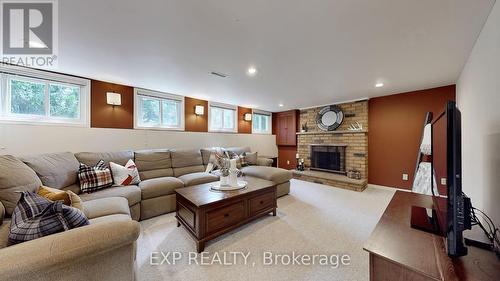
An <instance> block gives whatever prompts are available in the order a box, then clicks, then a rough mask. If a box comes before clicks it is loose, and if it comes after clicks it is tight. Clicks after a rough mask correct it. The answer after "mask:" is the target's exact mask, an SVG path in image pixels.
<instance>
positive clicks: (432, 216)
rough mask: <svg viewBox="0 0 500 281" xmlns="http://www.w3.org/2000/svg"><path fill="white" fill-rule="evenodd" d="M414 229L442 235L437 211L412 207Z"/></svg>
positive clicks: (412, 225)
mask: <svg viewBox="0 0 500 281" xmlns="http://www.w3.org/2000/svg"><path fill="white" fill-rule="evenodd" d="M410 225H411V227H412V228H415V229H418V230H422V231H425V232H429V233H432V234H436V235H442V232H441V231H440V228H439V224H438V215H437V211H436V209H433V208H424V207H419V206H411V220H410Z"/></svg>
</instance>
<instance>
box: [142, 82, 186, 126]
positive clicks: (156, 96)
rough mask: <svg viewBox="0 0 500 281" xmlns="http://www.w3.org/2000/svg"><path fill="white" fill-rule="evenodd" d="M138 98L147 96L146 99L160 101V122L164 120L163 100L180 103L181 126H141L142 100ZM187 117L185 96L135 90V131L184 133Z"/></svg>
mask: <svg viewBox="0 0 500 281" xmlns="http://www.w3.org/2000/svg"><path fill="white" fill-rule="evenodd" d="M138 96H145V97H150V98H152V99H157V100H159V101H160V122H161V119H162V106H161V101H162V100H173V101H178V102H179V103H180V105H179V107H180V108H179V109H180V110H179V118H180V124H179V127H164V126H161V125H159V126H141V125H140V124H139V120H140V118H139V117H140V116H139V114H140V108H141V104H140V99H139V98H138ZM184 119H185V116H184V96H179V95H174V94H169V93H163V92H158V91H152V90H147V89H142V88H134V129H138V130H154V131H184V130H185V126H186V125H185V120H184Z"/></svg>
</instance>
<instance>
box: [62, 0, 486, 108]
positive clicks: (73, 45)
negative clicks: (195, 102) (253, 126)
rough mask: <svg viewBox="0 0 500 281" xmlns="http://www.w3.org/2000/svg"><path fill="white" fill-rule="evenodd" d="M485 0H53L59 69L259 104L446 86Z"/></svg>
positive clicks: (298, 103)
mask: <svg viewBox="0 0 500 281" xmlns="http://www.w3.org/2000/svg"><path fill="white" fill-rule="evenodd" d="M493 4H494V0H473V1H471V0H439V1H436V0H330V1H327V0H324V1H321V0H252V1H249V0H198V1H195V0H163V1H161V0H148V1H132V0H127V1H124V0H85V1H82V0H62V1H59V71H61V72H66V73H71V74H77V75H82V76H86V77H90V78H95V79H100V80H105V81H111V82H117V83H123V84H127V85H132V86H137V87H143V88H149V89H153V90H159V91H165V92H169V93H173V94H179V95H184V96H192V97H198V98H203V99H208V100H212V101H218V102H225V103H231V104H237V105H242V106H251V107H256V108H259V109H263V110H271V111H279V110H284V109H291V108H303V107H308V106H314V105H323V104H329V103H334V102H341V101H347V100H353V99H359V98H364V97H374V96H381V95H387V94H391V93H398V92H404V91H410V90H417V89H423V88H430V87H435V86H442V85H448V84H453V83H455V82H456V81H457V79H458V76H459V74H460V72H461V70H462V68H463V65H464V64H465V62H466V59H467V58H468V55H469V53H470V51H471V50H472V47H473V44H474V42H475V40H476V38H477V36H478V35H479V32H480V30H481V28H482V25H483V23H484V22H485V21H486V18H487V16H488V14H489V12H490V10H491V8H492V6H493ZM249 66H255V67H256V68H257V69H258V74H257V76H255V77H249V76H247V75H246V69H247V68H248V67H249ZM211 71H218V72H222V73H226V74H228V75H229V77H228V78H219V77H215V76H213V75H210V74H209V73H210V72H211ZM378 81H382V82H384V83H385V87H383V88H379V89H376V88H374V84H375V83H376V82H378ZM280 103H283V104H284V107H279V106H278V104H280Z"/></svg>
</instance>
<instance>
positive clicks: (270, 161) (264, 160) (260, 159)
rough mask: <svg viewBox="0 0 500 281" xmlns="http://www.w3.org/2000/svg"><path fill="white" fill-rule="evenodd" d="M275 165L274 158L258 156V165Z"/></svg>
mask: <svg viewBox="0 0 500 281" xmlns="http://www.w3.org/2000/svg"><path fill="white" fill-rule="evenodd" d="M272 165H273V159H269V158H264V157H258V158H257V166H268V167H270V166H272Z"/></svg>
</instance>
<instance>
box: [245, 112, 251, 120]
mask: <svg viewBox="0 0 500 281" xmlns="http://www.w3.org/2000/svg"><path fill="white" fill-rule="evenodd" d="M244 119H245V121H252V113H245V115H244Z"/></svg>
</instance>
